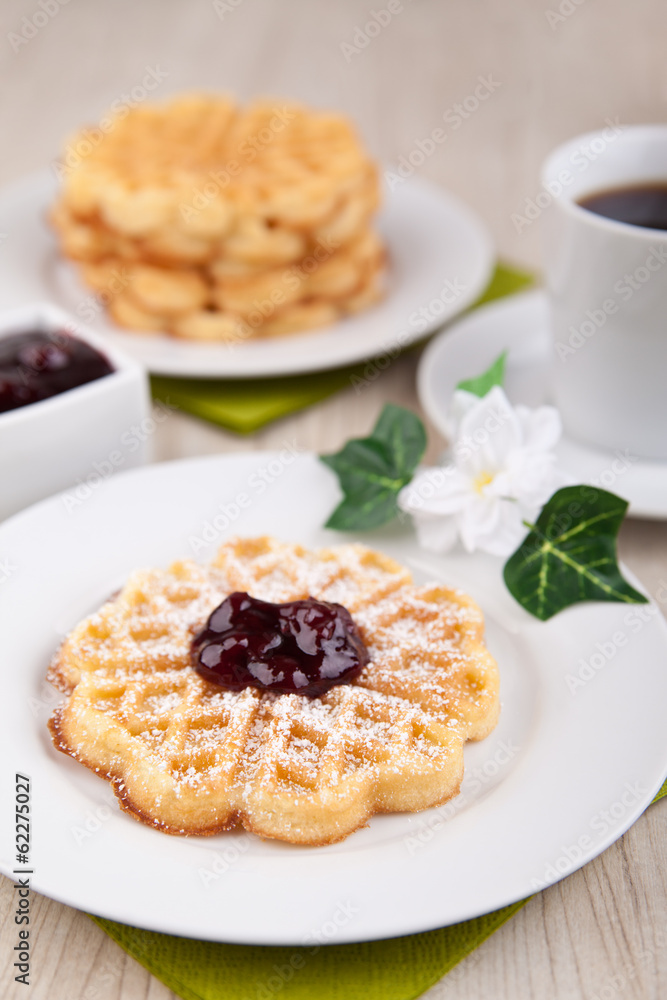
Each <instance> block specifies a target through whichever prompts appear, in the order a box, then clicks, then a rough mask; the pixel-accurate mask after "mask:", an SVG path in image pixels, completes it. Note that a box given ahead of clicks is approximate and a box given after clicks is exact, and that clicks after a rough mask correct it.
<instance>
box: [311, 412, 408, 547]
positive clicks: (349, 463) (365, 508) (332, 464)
mask: <svg viewBox="0 0 667 1000" xmlns="http://www.w3.org/2000/svg"><path fill="white" fill-rule="evenodd" d="M425 449H426V431H425V430H424V425H423V423H422V422H421V420H420V419H419V417H418V416H416V414H414V413H411V412H410V410H405V409H403V407H402V406H394V405H393V404H392V403H387V404H386V406H385V407H384V409H383V411H382V413H381V414H380V418H379V420H378V422H377V423H376V425H375V427H374V428H373V432H372V434H371V435H370V437H367V438H355V439H353V440H352V441H348V442H347V444H345V445H344V446H343V448H341V450H340V451H339V452H336V454H334V455H321V456H320V458H321V460H322V461H323V462H324V464H325V465H328V466H329V468H330V469H333V471H334V472H335V473H336V475H337V476H338V479H339V481H340V486H341V489H342V491H343V493H344V494H345V498H344V500H342V501H341V503H340V504H339V505H338V507H336V509H335V510H334V512H333V514H332V515H331V517H330V518H329V520H328V521H327V523H326V527H327V528H335V529H337V530H338V531H363V530H367V529H369V528H379V527H380V525H382V524H386V523H387V521H391V519H392V518H393V517H395V516H396V514H397V513H398V507H397V505H396V497H397V496H398V493H399V492H400V490H401V489H402V488H403V487H404V486H406V485H407V484H408V483H409V482H410V480H411V479H412V476H413V474H414V471H415V468H416V467H417V465H418V464H419V462H420V461H421V458H422V456H423V454H424V451H425Z"/></svg>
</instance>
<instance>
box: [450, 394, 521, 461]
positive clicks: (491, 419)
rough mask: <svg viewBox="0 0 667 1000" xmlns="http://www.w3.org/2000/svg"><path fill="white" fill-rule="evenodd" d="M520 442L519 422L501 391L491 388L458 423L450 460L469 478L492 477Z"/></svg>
mask: <svg viewBox="0 0 667 1000" xmlns="http://www.w3.org/2000/svg"><path fill="white" fill-rule="evenodd" d="M521 442H522V432H521V424H520V422H519V419H518V417H517V415H516V413H515V412H514V409H513V407H512V406H511V404H510V402H509V400H508V398H507V396H506V395H505V392H504V390H503V389H501V388H500V386H494V387H493V389H491V391H490V392H487V394H486V396H484V397H483V398H482V399H480V400H478V402H477V405H476V406H473V407H471V409H469V410H468V412H467V413H466V414H465V416H464V417H463V419H462V420H461V425H460V428H459V436H458V438H457V440H456V442H455V444H454V447H453V449H452V450H453V453H454V461H455V462H456V465H457V467H458V468H459V469H460V471H461V472H463V473H464V474H466V475H468V476H470V478H471V479H476V478H478V477H479V476H480V475H494V474H495V473H496V472H497V471H498V470H499V469H501V468H502V467H503V465H504V463H505V461H506V458H507V456H508V455H509V454H510V453H511V452H512V451H513V449H515V448H518V447H520V445H521Z"/></svg>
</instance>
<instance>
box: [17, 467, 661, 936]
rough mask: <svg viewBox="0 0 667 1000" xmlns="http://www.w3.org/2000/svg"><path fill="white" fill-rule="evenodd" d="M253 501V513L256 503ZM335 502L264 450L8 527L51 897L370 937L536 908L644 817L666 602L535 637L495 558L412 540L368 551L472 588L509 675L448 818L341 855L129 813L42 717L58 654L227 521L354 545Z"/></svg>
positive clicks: (158, 916)
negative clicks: (110, 602) (528, 905)
mask: <svg viewBox="0 0 667 1000" xmlns="http://www.w3.org/2000/svg"><path fill="white" fill-rule="evenodd" d="M281 456H282V457H281ZM239 493H246V494H247V495H248V496H249V497H250V498H251V503H250V504H249V505H246V506H245V508H244V509H241V508H240V506H239V504H238V503H237V501H238V498H239ZM338 497H339V493H338V488H337V485H336V482H335V478H334V476H333V475H332V473H331V472H330V471H329V470H328V469H327V468H326V467H325V466H324V465H323V464H321V463H320V462H318V461H317V459H316V458H315V457H314V456H310V455H300V456H298V457H296V458H295V457H294V456H293V455H292V454H290V453H289V452H287V451H285V452H282V453H261V452H258V453H253V454H244V455H233V456H224V457H215V458H205V459H201V458H198V459H192V460H189V461H185V462H174V463H166V464H160V465H155V466H151V467H147V468H144V469H142V470H137V471H131V472H127V473H123V474H121V475H117V476H114V477H112V478H110V479H107V480H106V481H105V482H104V483H102V484H100V485H98V486H97V487H96V488H95V489H94V490H93V492H92V495H91V496H90V497H89V499H87V500H86V501H84V502H83V503H81V504H80V505H79V506H75V507H72V505H71V503H65V501H64V500H63V497H62V496H61V497H53V498H51V499H49V500H46V501H44V502H42V503H41V504H38V505H36V506H34V507H32V508H30V509H29V510H27V511H25V512H24V513H22V514H19V515H17V516H16V517H15V518H13V519H11V520H9V521H7V522H6V523H5V524H4V525H3V526H2V527H1V528H0V557H1V558H2V566H3V570H4V576H5V579H4V582H2V584H0V586H1V587H2V602H1V607H0V615H1V616H2V620H1V625H0V662H1V663H2V664H3V677H2V699H1V703H0V704H1V709H0V711H1V713H2V723H1V724H2V731H3V733H4V734H5V735H4V746H5V750H4V752H3V754H2V757H1V759H0V772H1V780H2V787H3V788H4V789H5V790H6V795H7V796H8V795H9V790H10V789H12V788H13V786H14V778H15V774H16V773H20V774H24V775H28V776H29V777H30V779H31V788H32V816H31V855H30V862H31V864H30V868H31V869H33V870H34V874H33V876H32V885H33V887H34V888H35V889H36V890H37V891H38V892H42V893H44V894H45V895H47V896H51V897H53V898H54V899H58V900H61V901H62V902H64V903H68V904H70V905H72V906H75V907H78V908H80V909H83V910H86V911H89V912H92V913H95V914H99V915H101V916H105V917H109V918H112V919H114V920H119V921H122V922H124V923H127V924H132V925H135V926H138V927H143V928H149V929H152V930H155V931H164V932H168V933H171V934H179V935H184V936H189V937H193V938H202V939H211V940H219V941H229V942H239V943H247V944H267V945H273V944H290V945H297V944H300V943H303V942H307V941H308V940H313V938H314V939H315V940H318V939H319V940H320V942H322V941H328V942H331V941H335V942H336V943H343V942H346V941H363V940H370V939H375V938H382V937H388V936H394V935H401V934H409V933H413V932H417V931H424V930H428V929H431V928H435V927H441V926H444V925H446V924H450V923H453V922H456V921H459V920H464V919H467V918H469V917H473V916H476V915H479V914H481V913H486V912H487V911H490V910H494V909H496V908H497V907H500V906H503V905H504V904H506V903H510V902H512V901H514V900H518V899H521V898H523V897H525V896H528V895H529V894H530V893H532V892H534V891H535V890H536V889H538V888H540V887H541V886H543V885H545V884H548V883H549V882H551V881H555V880H556V879H557V878H560V877H562V876H563V875H565V874H567V873H568V872H570V871H572V870H574V869H575V868H578V867H579V866H580V865H582V864H584V863H585V862H586V861H588V860H589V859H590V858H592V857H594V856H595V855H597V854H599V853H600V851H602V850H604V849H605V848H606V847H607V846H608V845H609V844H610V843H612V841H614V840H615V839H616V838H617V837H619V836H620V835H621V834H622V833H623V832H624V831H625V830H626V829H627V828H628V827H629V826H630V825H631V824H632V823H633V822H634V820H635V819H636V818H637V817H638V816H639V814H640V813H641V812H642V811H643V810H644V809H645V807H646V806H647V805H648V803H649V802H650V801H651V798H652V797H653V795H654V794H655V792H656V791H657V789H658V788H659V786H660V783H661V781H662V779H663V777H664V775H665V772H666V771H667V730H666V728H665V724H664V706H665V704H667V671H665V658H666V655H667V626H666V625H665V622H664V620H663V619H662V616H661V615H660V613H659V611H658V609H657V607H655V606H654V605H636V606H633V607H628V606H627V605H618V604H585V605H584V604H582V605H578V606H576V607H574V608H570V609H569V610H567V611H565V612H563V613H562V614H560V615H558V616H557V617H556V618H554V619H552V620H551V621H549V622H547V623H542V622H538V621H536V620H535V619H533V618H531V617H529V615H528V614H527V613H526V612H524V611H523V610H522V609H521V608H520V607H519V606H518V605H517V604H516V603H515V602H514V601H513V599H512V598H511V597H510V595H509V593H508V592H507V591H506V589H505V588H504V586H503V584H502V581H501V575H500V573H501V562H500V561H499V560H493V559H492V558H491V557H483V556H482V557H478V556H475V557H472V556H466V555H462V556H458V557H451V558H448V559H444V558H441V557H436V556H433V555H430V554H426V553H424V552H422V551H421V550H419V549H418V548H417V545H416V543H415V539H414V535H413V533H412V531H411V530H410V529H409V528H407V527H401V526H400V525H397V526H396V527H395V528H394V529H391V530H390V529H387V530H384V531H381V532H376V533H374V534H373V535H372V536H367V537H364V538H363V539H362V540H363V541H365V542H368V543H370V544H371V545H373V546H375V547H377V548H379V549H381V550H383V551H385V552H387V553H389V554H390V555H392V556H394V557H396V558H397V559H399V560H400V561H401V562H402V563H404V564H405V565H407V566H409V567H411V568H412V570H413V572H414V575H415V578H416V579H417V580H419V581H426V580H427V579H437V580H441V581H444V582H446V583H449V584H454V585H458V586H460V587H462V588H464V589H465V590H467V591H468V592H470V593H471V594H472V595H473V596H474V597H475V598H476V599H477V600H478V602H479V603H480V605H481V606H482V608H483V610H484V611H485V614H486V617H487V641H488V644H489V647H490V649H491V651H492V653H493V654H494V655H495V657H496V658H497V660H498V664H499V668H500V674H501V693H502V704H503V707H502V712H501V716H500V721H499V723H498V726H497V728H496V730H495V731H494V732H493V733H492V734H491V735H490V736H489V737H488V738H487V739H486V740H483V741H482V742H479V743H474V744H469V745H468V746H467V748H466V752H465V758H466V777H465V779H464V783H463V790H462V792H461V794H460V795H459V796H458V797H457V798H455V799H454V800H452V801H451V802H450V803H448V804H446V805H444V806H442V807H440V808H439V809H433V810H429V811H427V812H423V813H418V814H398V815H387V816H376V817H374V818H373V819H372V820H371V822H370V824H369V825H368V827H366V828H365V829H363V830H360V831H358V832H357V833H354V834H352V835H351V836H350V837H348V838H347V840H345V841H344V842H343V843H340V844H336V845H333V846H331V847H325V848H299V847H294V846H290V845H286V844H281V843H278V842H271V841H262V840H260V839H258V838H256V837H252V836H250V835H247V834H241V833H228V834H222V835H218V836H215V837H210V838H198V837H188V838H184V837H172V836H167V835H165V834H163V833H160V832H159V831H157V830H155V829H153V828H150V827H148V826H144V825H142V824H141V823H138V822H136V821H135V820H133V819H132V818H130V817H129V816H127V815H125V814H124V813H122V812H121V811H120V809H119V808H118V806H117V804H116V802H115V800H114V798H113V796H112V794H111V792H110V789H109V786H108V785H107V783H106V782H104V781H101V780H100V779H99V778H98V777H96V776H95V775H94V774H93V773H92V772H91V771H88V770H86V768H84V767H82V766H81V765H80V764H78V763H76V762H75V761H74V760H72V759H70V758H68V757H67V756H64V755H63V754H61V753H58V752H57V751H56V750H55V749H54V747H53V746H52V743H51V739H50V736H49V733H48V731H47V728H46V722H47V718H48V717H49V715H50V713H51V712H52V710H53V707H54V704H55V703H56V702H57V701H58V699H59V697H60V696H57V695H55V694H54V692H53V691H52V690H51V689H50V688H49V686H48V685H46V684H45V683H44V675H45V672H46V669H47V665H48V662H49V659H50V657H51V655H52V654H53V652H54V650H55V649H56V647H57V645H58V643H59V640H60V638H61V637H62V635H63V633H65V632H66V631H68V630H70V629H71V628H72V627H73V625H74V624H75V623H76V622H77V621H78V620H80V619H81V618H82V617H83V616H84V615H85V614H87V613H89V612H90V611H91V610H93V609H95V608H96V607H97V606H99V604H101V603H102V602H103V601H104V600H105V599H106V598H107V597H108V595H109V594H111V593H113V592H114V591H115V590H116V589H117V588H118V587H119V586H121V584H122V583H123V581H124V580H125V579H126V577H127V575H128V574H129V573H130V571H131V570H132V569H135V568H137V567H142V566H143V567H149V566H166V565H167V564H169V562H170V561H171V560H173V559H176V558H183V557H191V556H192V549H193V539H201V537H202V533H204V534H205V535H206V537H207V538H208V539H209V541H210V546H209V548H208V550H207V551H203V550H201V551H200V552H199V557H200V558H202V559H208V558H210V556H211V555H212V554H213V552H214V551H215V549H216V547H217V545H218V544H219V542H220V541H221V540H222V538H223V537H224V535H223V533H220V534H219V536H218V537H216V534H217V529H215V528H214V526H213V523H214V521H215V520H216V518H217V523H218V524H219V525H222V523H223V521H224V519H225V517H226V518H227V519H228V520H231V524H230V525H229V527H228V529H227V531H226V533H227V534H232V533H233V534H238V535H244V536H251V535H256V534H262V533H266V532H268V533H270V534H272V535H274V536H275V537H277V538H280V539H284V540H287V541H298V542H302V543H304V544H306V545H309V546H318V545H322V544H332V543H333V544H336V543H339V542H342V541H346V540H349V537H350V536H342V535H338V534H336V533H335V532H332V531H326V530H324V529H322V528H321V525H322V523H323V522H324V520H325V519H326V517H327V515H328V514H329V513H330V511H331V509H332V507H333V506H334V504H335V503H336V502H337V500H338ZM207 524H208V525H209V528H208V529H206V528H205V526H206V525H207ZM194 546H195V547H197V548H198V547H199V546H198V543H196V542H195V543H194ZM621 633H622V634H623V637H624V638H619V636H620V634H621ZM600 658H601V662H600ZM580 675H581V676H580ZM572 678H575V679H576V683H575V681H573V680H572ZM619 734H622V738H620V735H619ZM14 839H15V830H14V816H13V813H11V812H10V810H9V809H8V808H5V809H3V810H2V815H1V817H0V845H2V846H1V848H0V850H1V852H2V865H1V867H2V870H3V871H4V872H5V873H7V874H11V873H12V871H13V870H14V869H15V868H17V867H19V866H18V865H17V864H16V862H15V861H14V852H13V851H12V847H13V844H14ZM318 936H319V938H318Z"/></svg>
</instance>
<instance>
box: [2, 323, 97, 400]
mask: <svg viewBox="0 0 667 1000" xmlns="http://www.w3.org/2000/svg"><path fill="white" fill-rule="evenodd" d="M113 370H114V369H113V368H112V367H111V365H110V364H109V362H108V361H107V359H106V358H105V357H104V355H103V354H100V352H99V351H96V350H95V348H94V347H91V346H90V344H86V343H85V342H84V341H83V340H78V339H77V338H76V337H72V336H71V335H70V334H69V333H66V332H65V331H62V332H60V331H58V332H55V333H44V332H39V331H34V332H31V333H14V334H12V335H11V336H9V337H0V413H5V412H6V411H7V410H15V409H17V408H18V407H19V406H27V405H28V404H29V403H38V402H39V401H40V400H42V399H48V398H49V397H50V396H57V395H59V394H60V393H61V392H66V391H67V389H74V388H75V387H76V386H79V385H85V383H86V382H93V381H94V380H95V379H98V378H102V377H103V376H104V375H110V374H111V373H112V372H113Z"/></svg>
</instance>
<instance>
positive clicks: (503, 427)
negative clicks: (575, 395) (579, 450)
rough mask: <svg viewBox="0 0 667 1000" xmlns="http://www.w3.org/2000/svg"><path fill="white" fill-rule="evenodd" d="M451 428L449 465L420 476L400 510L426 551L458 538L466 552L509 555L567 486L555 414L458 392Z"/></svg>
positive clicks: (402, 497) (497, 394)
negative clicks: (556, 451) (558, 457)
mask: <svg viewBox="0 0 667 1000" xmlns="http://www.w3.org/2000/svg"><path fill="white" fill-rule="evenodd" d="M449 423H450V431H451V441H452V447H451V451H452V458H453V461H452V464H450V465H446V466H441V467H436V468H431V469H425V470H423V471H421V472H420V473H418V474H417V476H415V478H414V479H413V480H412V482H411V483H409V485H408V486H405V487H404V488H403V489H402V490H401V492H400V494H399V496H398V504H399V507H400V508H401V509H402V510H404V511H407V512H408V513H410V514H412V516H413V519H414V522H415V527H416V529H417V535H418V537H419V542H420V544H421V545H422V546H423V547H424V548H428V549H432V550H434V551H436V552H445V551H447V550H448V549H450V548H451V547H452V546H453V545H454V543H455V542H456V539H457V536H458V537H460V538H461V541H462V543H463V546H464V548H465V549H466V550H467V551H468V552H474V551H475V549H481V550H482V551H484V552H490V553H492V554H493V555H499V556H505V555H509V554H510V553H511V552H513V551H514V549H516V547H517V546H518V545H519V543H520V541H521V540H522V538H523V537H524V535H525V534H526V531H527V529H526V527H525V525H524V523H523V522H524V520H533V519H534V518H535V517H536V516H537V513H538V511H539V509H540V508H541V507H542V506H543V505H544V504H545V503H546V501H547V500H548V499H549V497H550V496H551V494H552V493H553V492H554V490H556V489H557V488H558V487H559V486H562V485H563V484H564V483H565V482H566V481H567V480H566V478H565V477H564V476H563V474H562V473H561V472H560V470H559V469H558V468H557V466H556V456H555V455H554V454H553V451H552V449H553V448H554V446H555V445H556V442H557V441H558V438H559V437H560V433H561V422H560V416H559V414H558V411H557V410H555V409H554V408H553V407H552V406H541V407H539V408H538V409H536V410H531V409H528V407H525V406H516V407H513V406H512V405H511V403H510V402H509V400H508V398H507V396H506V395H505V392H504V390H503V389H501V388H500V387H499V386H495V387H494V388H493V389H491V391H490V392H488V393H487V394H486V396H484V397H483V398H482V399H480V398H479V397H477V396H475V395H473V394H472V393H469V392H465V391H463V390H461V389H459V390H457V391H456V392H455V393H454V397H453V399H452V407H451V410H450V421H449Z"/></svg>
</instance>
